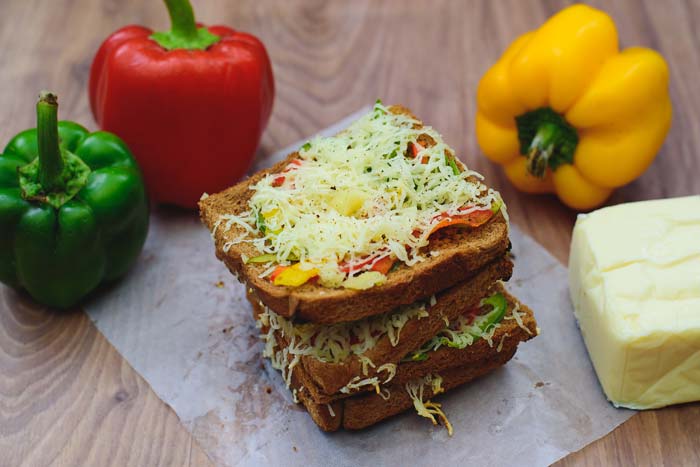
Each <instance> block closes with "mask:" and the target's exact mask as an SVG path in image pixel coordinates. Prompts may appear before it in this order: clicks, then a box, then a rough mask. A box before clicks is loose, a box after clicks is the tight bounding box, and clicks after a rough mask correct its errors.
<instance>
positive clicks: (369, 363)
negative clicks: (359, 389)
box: [359, 355, 376, 376]
mask: <svg viewBox="0 0 700 467" xmlns="http://www.w3.org/2000/svg"><path fill="white" fill-rule="evenodd" d="M359 360H360V363H361V364H362V374H363V375H365V376H367V373H368V371H367V367H371V368H376V365H375V364H374V362H373V361H372V360H371V359H370V358H369V357H365V356H364V355H360V356H359Z"/></svg>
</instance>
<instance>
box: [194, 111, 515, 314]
mask: <svg viewBox="0 0 700 467" xmlns="http://www.w3.org/2000/svg"><path fill="white" fill-rule="evenodd" d="M390 110H391V111H392V112H395V113H405V114H409V115H412V114H411V113H410V111H409V110H408V109H406V108H403V107H399V106H393V107H391V108H390ZM298 156H299V154H298V153H297V152H294V153H292V154H290V155H289V156H288V157H287V159H285V160H283V161H281V162H278V163H277V164H275V165H273V166H272V167H270V168H269V169H266V170H262V171H260V172H258V173H256V174H254V175H253V176H251V177H250V178H249V179H247V180H245V181H242V182H240V183H238V184H237V185H235V186H233V187H231V188H228V189H226V190H224V191H222V192H221V193H217V194H214V195H211V196H209V197H207V198H205V199H203V200H201V201H200V202H199V209H200V217H201V220H202V222H203V223H204V224H205V225H206V226H207V227H208V228H209V230H210V231H212V230H214V227H215V226H216V224H217V222H218V221H219V219H220V216H221V215H224V214H231V213H239V214H240V213H242V212H245V211H246V210H247V209H248V201H249V200H250V198H251V196H252V194H253V192H252V190H250V188H251V187H252V186H253V185H255V184H256V183H257V182H258V181H260V180H261V179H262V178H263V177H265V176H266V175H267V174H270V173H277V172H280V171H282V170H283V169H284V168H285V167H286V166H287V164H288V163H289V161H290V160H291V159H293V158H297V157H298ZM243 233H244V232H243V230H242V229H240V228H238V227H237V226H232V227H231V229H229V230H228V231H226V230H225V229H223V228H217V229H216V230H215V231H214V233H213V235H212V236H213V238H214V243H215V247H216V256H217V258H219V259H220V260H221V261H223V262H224V264H226V266H227V267H228V269H229V270H230V271H231V272H232V273H233V274H234V275H235V276H236V277H237V278H238V279H239V280H240V281H241V282H244V283H245V284H246V287H247V288H252V289H253V290H254V291H255V293H256V295H257V296H258V297H259V298H260V300H262V302H263V303H264V304H265V305H266V306H268V307H269V308H270V309H272V310H273V311H274V312H275V313H277V314H279V315H281V316H284V317H287V318H289V317H292V316H297V317H299V318H301V319H304V320H308V321H313V322H317V323H325V324H331V323H338V322H344V321H354V320H357V319H360V318H364V317H366V316H372V315H376V314H381V313H386V312H387V311H390V310H392V309H393V308H396V307H397V306H399V305H407V304H410V303H413V302H415V301H417V300H421V299H424V298H427V297H430V296H431V295H434V294H436V293H437V292H439V291H441V290H444V289H446V288H449V287H452V286H453V285H455V284H458V283H460V282H464V281H465V280H466V279H467V278H469V277H470V276H472V275H473V274H474V272H475V271H478V270H479V269H481V268H483V267H484V266H485V265H486V264H488V263H490V262H492V261H494V260H495V259H496V258H499V257H501V256H503V254H504V253H505V252H506V250H507V249H508V247H509V240H508V223H507V221H506V220H505V218H504V217H503V215H502V213H500V212H499V213H498V214H497V215H496V216H494V217H493V218H492V219H491V220H490V221H489V222H487V223H486V224H484V225H482V226H480V227H478V228H476V229H462V228H447V229H442V230H440V231H438V232H436V233H435V234H434V235H433V236H431V239H430V244H429V246H428V249H429V250H430V251H436V252H439V254H438V255H437V256H433V255H430V254H427V255H426V259H425V261H422V262H419V263H418V264H415V265H414V266H411V267H408V266H405V265H400V266H399V267H398V268H397V269H396V270H395V271H392V272H390V273H389V274H388V275H387V281H386V283H385V284H383V285H380V286H375V287H372V288H370V289H368V290H350V289H344V288H336V289H333V288H327V287H323V286H321V285H318V284H313V283H307V284H304V285H301V286H299V287H286V286H276V285H273V284H272V283H271V282H270V281H269V280H268V279H265V278H260V277H259V275H260V274H261V273H262V272H263V271H264V269H265V266H263V265H260V264H252V263H249V264H245V263H244V262H243V260H242V258H243V256H244V255H245V256H247V257H253V256H256V255H258V254H259V252H258V251H257V250H256V249H255V248H254V247H253V246H252V245H251V244H248V243H240V244H236V245H233V246H231V247H230V249H228V251H226V250H225V249H224V245H225V244H227V243H228V242H230V241H232V240H234V239H236V238H238V237H240V236H241V235H242V234H243Z"/></svg>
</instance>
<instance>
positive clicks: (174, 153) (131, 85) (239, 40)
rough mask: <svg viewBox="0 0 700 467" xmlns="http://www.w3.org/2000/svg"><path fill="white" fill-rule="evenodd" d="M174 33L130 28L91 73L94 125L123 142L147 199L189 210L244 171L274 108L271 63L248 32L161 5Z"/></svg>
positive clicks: (180, 6) (175, 1) (169, 0)
mask: <svg viewBox="0 0 700 467" xmlns="http://www.w3.org/2000/svg"><path fill="white" fill-rule="evenodd" d="M165 4H166V5H167V7H168V11H169V13H170V19H171V22H172V29H171V30H170V31H167V32H156V33H154V32H153V31H152V30H150V29H148V28H145V27H141V26H126V27H124V28H122V29H120V30H118V31H117V32H115V33H114V34H112V35H111V36H110V37H109V38H107V40H105V42H104V43H103V44H102V46H101V47H100V49H99V50H98V52H97V55H96V56H95V60H94V61H93V63H92V68H91V70H90V83H89V93H90V105H91V108H92V112H93V115H94V116H95V119H96V120H97V122H98V124H99V125H100V126H101V127H102V128H103V129H105V130H107V131H110V132H113V133H116V134H117V135H119V136H120V137H121V138H123V139H124V140H125V141H126V142H127V144H128V145H129V148H131V150H132V152H133V153H134V155H135V156H136V158H137V159H138V161H139V164H140V165H141V168H142V170H143V173H144V176H145V179H146V183H147V185H148V189H149V191H150V194H151V196H152V197H153V198H154V199H155V200H156V201H160V202H164V203H172V204H177V205H180V206H184V207H195V206H196V203H197V201H198V200H199V198H200V196H201V195H202V193H204V192H216V191H220V190H222V189H223V188H225V187H227V186H229V185H231V184H232V183H233V182H235V181H236V180H238V179H239V178H241V177H243V175H244V174H245V173H246V172H247V170H248V169H249V167H250V165H251V162H252V160H253V158H254V155H255V150H256V148H257V147H258V144H259V142H260V137H261V135H262V132H263V130H264V129H265V127H266V126H267V122H268V120H269V118H270V113H271V111H272V101H273V97H274V82H273V77H272V67H271V65H270V60H269V58H268V55H267V52H266V50H265V47H264V46H263V44H262V43H261V42H260V41H259V40H258V39H257V38H256V37H254V36H252V35H250V34H246V33H243V32H238V31H235V30H233V29H231V28H228V27H225V26H210V27H200V26H198V25H197V24H196V23H195V20H194V14H193V12H192V7H191V5H190V3H189V1H188V0H165Z"/></svg>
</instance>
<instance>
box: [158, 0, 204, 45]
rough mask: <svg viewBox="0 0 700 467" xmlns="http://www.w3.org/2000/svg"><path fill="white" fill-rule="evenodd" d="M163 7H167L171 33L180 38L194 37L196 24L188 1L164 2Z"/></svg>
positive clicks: (169, 0) (173, 0)
mask: <svg viewBox="0 0 700 467" xmlns="http://www.w3.org/2000/svg"><path fill="white" fill-rule="evenodd" d="M165 5H166V6H167V7H168V14H169V15H170V25H171V28H172V29H171V31H172V33H173V34H174V35H177V36H180V37H182V38H193V37H195V36H196V35H197V24H196V23H195V21H194V11H193V10H192V5H191V4H190V2H189V0H165Z"/></svg>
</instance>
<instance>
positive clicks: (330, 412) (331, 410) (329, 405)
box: [326, 404, 335, 418]
mask: <svg viewBox="0 0 700 467" xmlns="http://www.w3.org/2000/svg"><path fill="white" fill-rule="evenodd" d="M326 407H328V413H329V414H331V417H333V418H335V412H334V411H333V407H331V404H326Z"/></svg>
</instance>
